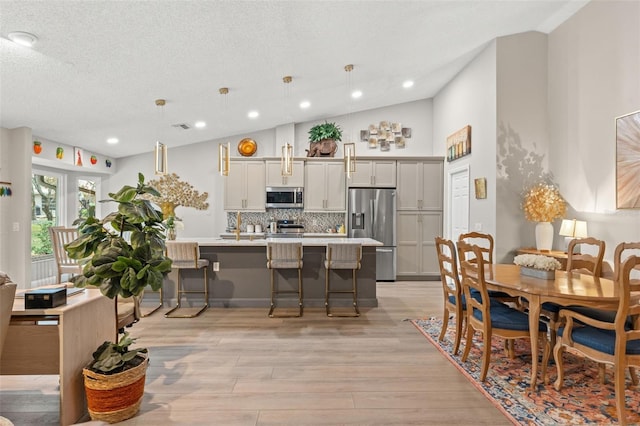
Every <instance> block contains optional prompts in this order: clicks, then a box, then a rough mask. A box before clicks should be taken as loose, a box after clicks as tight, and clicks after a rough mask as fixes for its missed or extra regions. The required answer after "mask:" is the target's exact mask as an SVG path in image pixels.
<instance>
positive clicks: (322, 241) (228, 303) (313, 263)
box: [164, 236, 382, 315]
mask: <svg viewBox="0 0 640 426" xmlns="http://www.w3.org/2000/svg"><path fill="white" fill-rule="evenodd" d="M178 241H196V242H198V245H199V247H200V257H201V258H203V259H208V260H209V262H210V265H209V271H208V272H209V282H208V286H209V306H211V307H264V308H265V309H266V310H268V308H269V303H270V287H269V269H267V243H268V242H270V241H274V242H293V241H299V242H301V243H302V246H303V269H302V281H303V293H304V300H303V302H304V306H305V307H324V288H325V273H326V271H325V268H324V260H325V253H326V247H327V244H328V243H334V244H341V243H342V244H346V243H360V244H362V262H361V263H362V267H361V269H360V270H359V271H358V272H357V278H358V305H359V306H361V307H375V306H378V301H377V298H376V247H378V246H382V243H380V242H378V241H376V240H372V239H370V238H346V237H334V236H331V237H325V238H309V237H306V238H266V239H265V238H260V239H241V240H238V241H236V240H235V239H222V238H189V239H187V238H185V239H178ZM216 269H217V270H216ZM181 273H182V280H183V285H184V288H185V289H186V290H195V291H198V290H200V289H202V271H193V270H182V272H181ZM275 276H276V282H277V283H278V285H279V288H280V289H289V288H294V286H295V287H297V271H296V270H295V269H290V270H286V269H285V270H276V274H275ZM330 279H331V287H332V289H345V290H346V289H350V288H351V270H334V271H331V277H330ZM176 282H177V272H176V271H172V272H171V274H169V277H168V278H167V279H166V280H165V283H164V294H165V304H170V306H175V303H176V300H175V284H176ZM341 296H344V297H341ZM198 297H200V299H198ZM201 297H202V296H199V295H195V294H194V295H189V302H188V303H185V301H184V300H183V302H182V303H183V306H198V305H201V304H202V303H203V300H202V298H201ZM279 301H280V302H279V303H278V306H295V305H296V303H295V302H296V300H294V299H293V298H291V299H287V298H282V296H280V297H279ZM331 303H332V306H351V295H346V294H345V295H342V294H338V295H332V296H331ZM265 315H266V311H265Z"/></svg>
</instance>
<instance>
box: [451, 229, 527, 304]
mask: <svg viewBox="0 0 640 426" xmlns="http://www.w3.org/2000/svg"><path fill="white" fill-rule="evenodd" d="M460 241H464V242H465V243H467V244H472V245H476V246H477V247H478V248H479V249H480V253H481V254H482V256H481V257H482V258H483V259H484V261H485V263H489V264H491V263H493V247H494V240H493V236H492V235H491V234H485V233H482V232H467V233H464V234H460V235H459V236H458V242H460ZM467 256H471V255H470V254H468V255H467ZM467 260H469V261H471V262H474V261H475V260H474V259H473V258H472V257H469V259H467ZM489 296H491V297H492V298H494V299H498V300H499V301H501V302H511V303H513V304H514V305H515V306H517V307H520V299H519V298H517V297H513V296H511V295H509V294H507V293H505V292H502V291H495V290H490V291H489Z"/></svg>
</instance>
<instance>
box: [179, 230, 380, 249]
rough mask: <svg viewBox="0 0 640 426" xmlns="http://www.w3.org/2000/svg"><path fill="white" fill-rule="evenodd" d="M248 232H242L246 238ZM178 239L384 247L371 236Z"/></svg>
mask: <svg viewBox="0 0 640 426" xmlns="http://www.w3.org/2000/svg"><path fill="white" fill-rule="evenodd" d="M246 235H247V234H246V233H243V234H242V237H243V238H246ZM176 241H178V242H179V241H195V242H197V243H198V245H199V246H201V247H260V246H262V247H266V246H267V243H268V242H280V243H284V242H301V243H302V245H303V246H305V247H324V246H326V245H327V244H329V243H332V244H352V243H360V244H362V246H363V247H382V245H383V244H382V243H381V242H380V241H377V240H374V239H371V238H347V237H333V236H332V237H325V238H309V237H305V238H256V239H253V240H251V239H240V240H235V239H222V238H215V237H211V238H206V237H200V238H198V237H194V238H178V239H177V240H176Z"/></svg>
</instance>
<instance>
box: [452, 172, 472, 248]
mask: <svg viewBox="0 0 640 426" xmlns="http://www.w3.org/2000/svg"><path fill="white" fill-rule="evenodd" d="M448 198H449V238H450V239H451V240H453V241H457V240H458V235H460V234H462V233H465V232H469V166H465V167H462V168H459V169H454V170H451V171H450V172H449V197H448Z"/></svg>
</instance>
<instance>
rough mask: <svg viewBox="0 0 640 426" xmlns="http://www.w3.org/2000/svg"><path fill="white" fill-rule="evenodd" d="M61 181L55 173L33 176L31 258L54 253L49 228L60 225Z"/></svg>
mask: <svg viewBox="0 0 640 426" xmlns="http://www.w3.org/2000/svg"><path fill="white" fill-rule="evenodd" d="M60 181H61V179H60V176H58V175H55V174H53V173H46V174H39V172H37V171H36V172H34V173H33V174H32V175H31V256H38V255H43V254H51V253H52V252H53V250H52V247H51V240H50V238H49V227H51V226H56V225H58V217H59V209H58V206H60V205H61V202H60V201H61V200H60V190H59V189H60Z"/></svg>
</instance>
